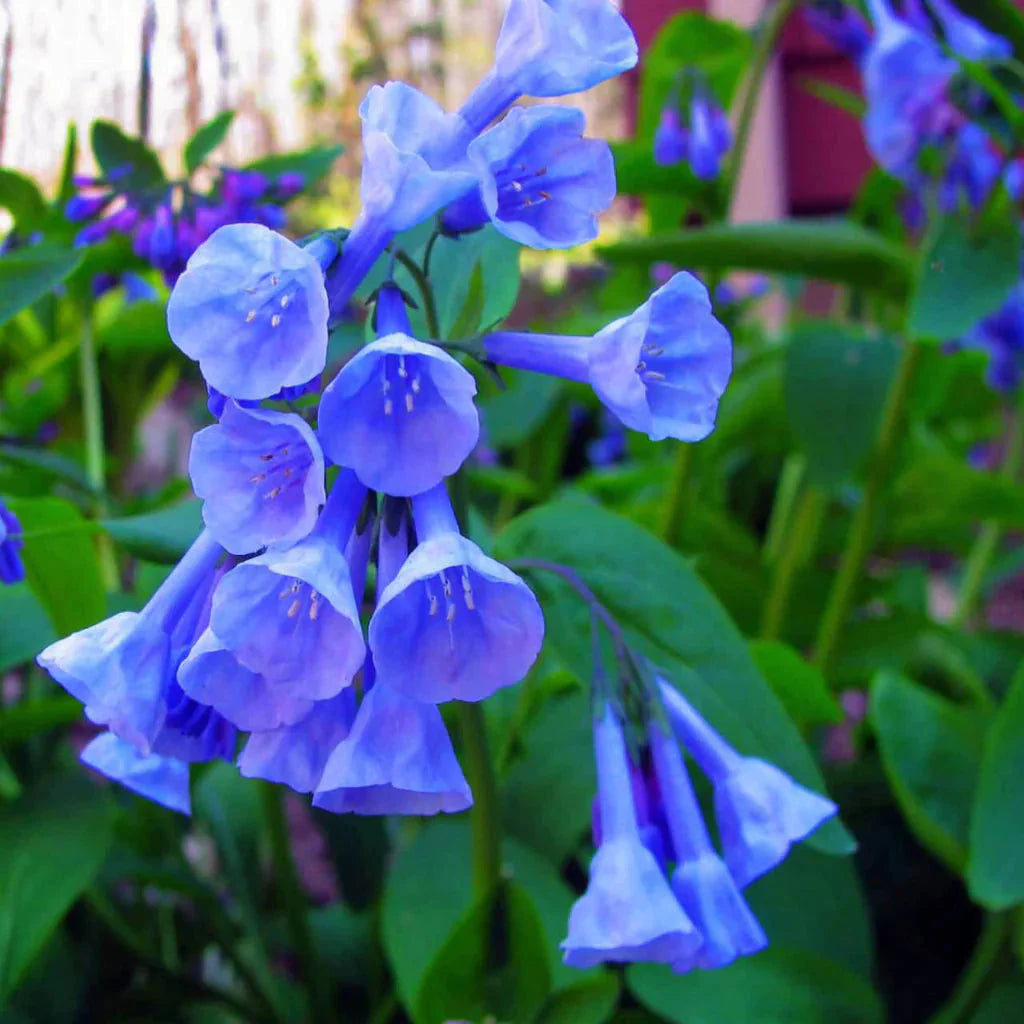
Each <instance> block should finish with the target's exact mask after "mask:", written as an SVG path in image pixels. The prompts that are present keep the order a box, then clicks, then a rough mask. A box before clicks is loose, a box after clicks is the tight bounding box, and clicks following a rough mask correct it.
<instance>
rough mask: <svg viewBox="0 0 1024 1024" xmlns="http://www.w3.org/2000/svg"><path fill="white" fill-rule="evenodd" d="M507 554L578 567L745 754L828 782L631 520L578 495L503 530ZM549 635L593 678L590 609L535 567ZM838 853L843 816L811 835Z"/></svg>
mask: <svg viewBox="0 0 1024 1024" xmlns="http://www.w3.org/2000/svg"><path fill="white" fill-rule="evenodd" d="M495 552H496V555H497V557H498V558H501V559H502V560H503V561H512V562H513V563H514V561H515V560H516V559H519V558H521V559H540V560H544V561H548V562H553V563H556V564H558V565H562V566H567V567H568V568H570V569H572V570H573V571H574V572H575V573H577V574H578V575H579V577H580V578H581V579H582V580H583V581H584V582H585V583H586V584H587V585H588V586H589V587H590V589H591V590H592V591H593V592H594V593H595V594H596V596H597V598H598V599H599V600H600V601H601V603H602V604H603V605H604V606H605V607H606V608H607V609H608V611H610V612H611V614H612V615H614V616H615V618H616V619H617V620H618V622H619V623H620V624H621V625H622V626H623V627H624V629H625V630H626V633H627V636H628V637H629V639H630V641H631V642H632V643H633V644H635V645H636V646H637V647H638V648H639V649H640V650H641V651H642V652H643V653H644V654H646V655H647V656H648V657H650V658H651V660H652V661H653V662H654V663H655V664H656V665H659V666H660V667H661V668H662V669H663V670H664V671H665V673H666V675H667V676H668V678H670V679H671V680H672V681H673V682H674V683H675V685H677V686H678V687H679V688H680V689H681V690H682V691H683V692H684V693H685V694H686V696H687V698H688V699H689V700H690V701H691V702H692V703H693V704H694V706H695V707H696V708H697V710H698V711H699V712H700V713H701V714H702V715H703V716H704V717H705V718H706V719H707V720H708V721H709V722H710V723H711V725H712V726H713V727H714V728H716V729H717V730H719V731H720V732H721V733H722V734H723V735H724V736H725V737H726V738H727V739H728V740H729V741H730V742H731V743H732V744H734V745H735V746H736V747H737V748H738V749H739V750H740V751H741V752H743V753H745V754H753V755H756V756H759V757H763V758H765V759H767V760H769V761H772V762H774V763H775V764H777V765H778V766H779V767H780V768H781V769H782V770H783V771H786V772H788V773H789V774H790V775H792V776H793V777H794V778H795V779H797V780H798V781H799V782H801V783H802V784H803V785H805V786H809V787H810V788H811V789H814V790H816V791H819V792H822V791H823V790H824V782H823V781H822V778H821V774H820V772H819V771H818V768H817V765H816V764H815V762H814V758H813V757H812V756H811V754H810V751H808V749H807V748H806V746H805V745H804V743H803V741H802V739H801V738H800V734H799V733H798V732H797V730H796V727H795V726H794V725H793V723H792V721H791V720H790V719H789V717H788V716H787V715H786V712H785V711H784V710H783V708H782V705H781V704H780V703H779V701H778V699H777V698H776V697H775V695H774V694H773V693H772V691H771V689H770V688H769V686H768V684H767V683H766V682H765V681H764V679H763V678H762V677H761V674H760V673H759V672H758V670H757V667H756V665H755V664H754V662H753V660H752V659H751V657H750V654H749V652H748V650H747V646H746V643H745V641H744V639H743V637H742V636H741V635H740V633H739V631H738V630H737V628H736V626H735V625H734V624H733V623H732V621H731V620H730V619H729V617H728V615H727V614H726V612H725V610H724V609H723V608H722V606H721V605H720V604H719V603H718V601H717V600H716V599H715V598H714V596H713V595H712V594H711V593H710V591H708V589H707V588H706V587H705V586H704V584H703V582H702V581H701V580H700V579H699V577H698V576H697V575H696V574H695V573H694V571H693V569H692V568H691V566H690V564H689V563H688V562H687V561H686V560H685V559H683V558H682V557H681V556H680V555H679V554H678V553H677V552H676V551H674V550H672V549H671V548H669V547H668V546H666V545H665V544H663V543H662V542H661V541H659V540H657V539H656V538H655V537H654V536H652V535H651V534H649V533H648V532H647V531H646V530H644V529H642V528H641V527H639V526H637V525H636V524H635V523H632V522H629V521H628V520H626V519H622V518H620V517H619V516H615V515H612V514H611V513H609V512H606V511H604V510H602V509H600V508H598V507H596V506H593V505H590V504H588V503H584V502H583V501H580V500H578V499H577V500H572V501H569V500H567V501H562V502H559V503H557V504H553V505H548V506H543V507H541V508H538V509H534V510H533V511H531V512H528V513H526V514H525V515H523V516H520V517H519V518H518V519H515V520H513V522H512V523H510V524H509V525H508V526H507V527H506V528H505V529H504V530H503V531H502V533H501V534H500V535H499V536H498V538H497V540H496V543H495ZM529 575H530V582H531V584H533V585H534V587H535V589H536V592H537V596H538V597H539V598H540V600H541V603H542V605H543V606H544V610H545V616H546V619H547V642H548V644H550V646H551V648H552V649H553V650H554V651H555V652H556V653H557V654H558V656H559V657H560V658H561V659H562V660H564V661H565V663H566V666H567V667H568V668H569V669H570V670H571V671H572V672H573V673H574V674H575V675H576V676H577V677H578V678H579V679H580V680H581V681H582V682H583V683H584V685H588V684H589V683H590V677H591V674H592V669H593V665H592V657H591V642H590V636H591V632H590V628H591V627H590V612H589V609H588V608H587V606H586V604H585V603H584V602H583V601H582V600H581V599H580V597H579V596H578V595H577V594H576V593H575V592H574V591H572V590H571V589H570V588H569V587H568V586H567V585H566V584H565V583H564V582H563V581H562V580H561V579H560V578H559V577H557V576H556V575H554V574H552V573H549V572H543V571H531V572H530V574H529ZM809 842H811V843H812V844H813V845H814V846H816V847H817V848H819V849H822V850H826V851H828V852H833V853H848V852H850V850H851V849H852V841H851V839H850V837H849V835H848V834H847V833H846V831H845V830H844V829H843V827H842V826H841V825H840V824H839V823H838V822H829V823H828V824H826V825H825V826H823V827H822V828H821V829H819V830H818V831H817V832H816V833H815V834H814V835H813V836H812V837H811V838H810V839H809Z"/></svg>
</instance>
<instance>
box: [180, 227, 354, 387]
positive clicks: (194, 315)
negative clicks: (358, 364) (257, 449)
mask: <svg viewBox="0 0 1024 1024" xmlns="http://www.w3.org/2000/svg"><path fill="white" fill-rule="evenodd" d="M335 253H336V247H335V243H334V242H333V241H332V240H331V239H330V238H329V237H328V236H326V235H321V236H320V237H319V238H316V239H314V240H313V241H312V242H311V243H310V244H309V245H308V246H306V248H304V249H303V248H301V247H300V246H297V245H295V244H294V243H293V242H289V241H288V239H287V238H284V237H283V236H281V235H278V234H275V233H274V232H273V231H270V230H269V229H268V228H265V227H262V226H260V225H258V224H231V225H228V226H227V227H223V228H220V229H219V230H218V231H216V232H214V234H213V235H212V236H211V237H210V238H209V239H208V240H207V241H206V242H204V243H203V244H202V245H201V246H200V247H199V248H198V249H197V250H196V251H195V253H194V254H193V256H192V258H191V259H190V260H189V261H188V266H187V268H186V269H185V272H184V273H183V274H182V275H181V278H180V279H179V280H178V283H177V285H176V286H175V288H174V291H173V292H172V293H171V298H170V301H169V302H168V304H167V326H168V328H169V330H170V332H171V337H172V338H173V340H174V343H175V344H176V345H177V346H178V348H180V349H181V350H182V351H183V352H184V353H185V354H186V355H187V356H189V357H190V358H192V359H195V360H197V361H198V362H199V367H200V369H201V370H202V372H203V376H204V377H205V378H206V380H207V383H209V384H210V385H211V386H212V387H214V388H216V389H217V390H218V391H220V392H221V393H222V394H224V395H229V396H230V397H232V398H239V399H260V398H266V397H268V396H269V395H273V394H274V393H275V392H277V391H279V390H280V389H281V388H282V387H289V386H294V385H298V384H305V383H306V382H307V381H309V380H310V379H311V378H312V377H314V376H316V375H317V374H318V373H320V372H321V371H322V370H323V368H324V364H325V362H326V360H327V293H326V291H325V290H324V278H323V268H324V267H325V266H327V265H328V264H329V263H330V262H331V261H332V260H333V258H334V255H335Z"/></svg>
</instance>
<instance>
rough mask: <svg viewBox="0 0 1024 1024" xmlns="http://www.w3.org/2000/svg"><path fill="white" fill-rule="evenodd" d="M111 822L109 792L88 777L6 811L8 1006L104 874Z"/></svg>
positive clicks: (39, 789)
mask: <svg viewBox="0 0 1024 1024" xmlns="http://www.w3.org/2000/svg"><path fill="white" fill-rule="evenodd" d="M111 824H112V823H111V817H110V813H109V804H108V801H107V799H106V794H105V793H104V792H103V790H102V789H100V788H99V787H98V786H96V785H95V784H94V783H92V782H90V781H89V780H87V779H86V777H85V776H84V775H83V774H82V773H81V772H75V773H74V774H73V775H71V776H69V777H66V778H55V779H48V780H45V781H43V782H40V783H38V784H37V785H35V786H33V787H32V788H31V789H30V790H27V791H26V792H25V793H24V795H23V796H22V797H21V799H20V800H17V801H15V802H14V803H11V804H8V805H6V806H4V807H2V808H0V835H2V836H3V842H2V843H0V1002H3V1000H4V999H5V998H6V997H7V996H9V995H10V993H11V992H12V991H13V990H14V988H15V986H16V985H17V984H18V981H19V980H20V978H21V976H22V975H23V974H24V972H25V969H26V968H27V967H28V966H29V964H30V963H31V962H32V960H33V959H34V957H35V956H36V954H37V953H38V952H39V950H40V949H41V948H42V946H43V944H44V943H45V941H46V939H47V937H48V936H49V935H50V933H51V932H52V931H53V929H54V928H55V927H56V926H57V924H58V923H59V921H60V919H61V918H62V917H63V916H64V914H65V913H67V911H68V909H69V907H70V906H71V904H72V903H74V901H75V900H76V899H77V898H78V896H79V894H80V893H81V892H82V890H83V889H84V888H85V887H86V886H87V885H88V884H89V882H90V881H91V880H92V878H93V876H94V875H95V874H96V872H97V871H98V870H99V868H100V865H101V864H102V863H103V858H104V857H105V856H106V853H107V849H108V847H109V845H110V840H111V835H112V833H111Z"/></svg>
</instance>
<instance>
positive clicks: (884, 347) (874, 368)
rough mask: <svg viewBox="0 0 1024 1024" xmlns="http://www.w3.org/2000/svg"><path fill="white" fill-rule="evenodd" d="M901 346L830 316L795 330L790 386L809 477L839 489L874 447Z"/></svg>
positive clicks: (792, 418)
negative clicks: (842, 324) (832, 320)
mask: <svg viewBox="0 0 1024 1024" xmlns="http://www.w3.org/2000/svg"><path fill="white" fill-rule="evenodd" d="M898 362H899V347H898V346H897V345H896V343H895V342H894V341H892V340H891V339H889V338H870V337H867V336H865V335H864V334H861V333H859V332H855V331H854V330H852V329H849V328H843V327H840V326H838V325H836V324H830V323H827V322H825V321H818V322H809V323H806V324H803V325H801V326H800V327H798V328H797V329H796V331H794V333H793V336H792V338H791V340H790V343H789V348H788V350H787V352H786V363H785V371H784V378H783V387H784V390H785V396H786V412H787V415H788V417H789V422H790V427H791V429H792V431H793V435H794V437H795V438H796V441H797V444H798V445H799V447H800V450H801V451H802V452H803V453H804V455H805V456H806V458H807V474H808V478H809V479H810V480H811V481H812V482H813V483H816V484H818V485H819V486H821V487H825V488H836V487H838V486H839V485H841V484H843V483H845V482H846V481H847V480H849V479H850V478H851V477H853V476H854V474H855V473H856V471H857V470H858V469H859V468H860V467H861V465H862V464H863V462H864V460H865V459H866V458H867V456H868V455H869V453H870V452H871V450H872V448H873V446H874V441H875V437H876V435H877V433H878V422H879V420H880V418H881V415H882V408H883V406H884V405H885V399H886V395H887V394H888V393H889V385H890V383H891V381H892V376H893V374H894V372H895V370H896V365H897V363H898Z"/></svg>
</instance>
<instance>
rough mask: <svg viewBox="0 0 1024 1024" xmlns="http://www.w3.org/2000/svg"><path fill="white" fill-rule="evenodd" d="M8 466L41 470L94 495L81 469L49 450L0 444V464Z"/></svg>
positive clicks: (69, 460)
mask: <svg viewBox="0 0 1024 1024" xmlns="http://www.w3.org/2000/svg"><path fill="white" fill-rule="evenodd" d="M4 463H6V464H8V465H11V466H13V467H15V470H17V469H23V470H24V469H35V470H41V471H42V472H43V473H45V474H47V476H49V477H55V478H56V479H58V480H60V481H61V482H62V483H65V484H70V485H71V486H72V487H74V488H76V489H77V490H80V491H84V492H85V493H87V494H95V493H96V491H95V488H94V487H93V485H92V481H91V480H90V479H89V477H88V476H87V475H86V472H85V470H84V469H82V467H81V466H80V465H79V464H78V463H77V462H75V461H74V459H69V458H67V457H66V456H64V455H59V454H58V453H57V452H54V451H51V450H50V449H49V448H35V447H33V446H31V445H22V444H5V443H2V442H0V464H4Z"/></svg>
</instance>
